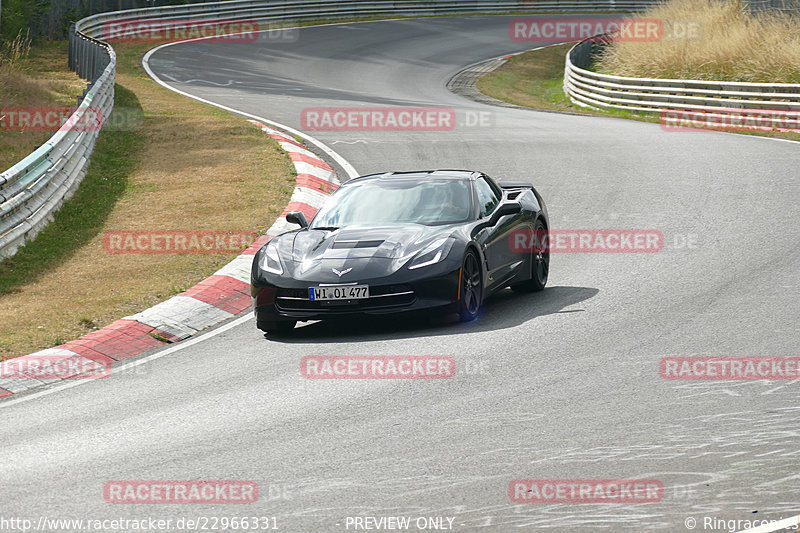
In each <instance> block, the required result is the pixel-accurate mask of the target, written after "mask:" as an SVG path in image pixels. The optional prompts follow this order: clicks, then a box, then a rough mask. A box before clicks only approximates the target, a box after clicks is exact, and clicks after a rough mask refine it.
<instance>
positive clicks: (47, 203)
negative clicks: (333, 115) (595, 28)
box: [0, 0, 658, 260]
mask: <svg viewBox="0 0 800 533" xmlns="http://www.w3.org/2000/svg"><path fill="white" fill-rule="evenodd" d="M657 1H658V0H516V1H500V0H435V1H420V0H371V1H334V0H327V1H319V0H230V1H226V2H207V3H202V4H189V5H176V6H163V7H154V8H145V9H133V10H127V11H112V12H107V13H99V14H97V15H93V16H91V17H87V18H85V19H82V20H80V21H79V22H78V23H77V24H76V25H75V26H73V28H71V30H70V36H69V66H70V68H71V69H72V70H74V71H75V72H76V73H78V74H79V75H80V76H81V77H83V78H84V79H88V80H89V81H90V85H89V87H87V90H86V92H85V96H84V98H83V100H82V102H81V103H80V105H79V107H78V109H77V110H76V111H75V114H74V115H73V117H71V118H70V121H68V122H67V123H66V124H65V125H64V126H63V127H62V128H61V129H60V130H59V131H58V132H57V133H56V134H55V135H53V136H52V137H51V138H50V140H49V141H47V142H46V143H45V144H44V145H42V146H41V147H40V148H38V149H37V150H36V151H35V152H33V153H32V154H31V155H29V156H28V157H26V158H25V159H23V160H22V161H20V162H19V163H17V164H16V165H14V166H13V167H11V168H10V169H8V170H6V171H5V172H3V173H2V174H0V260H2V259H3V258H6V257H10V256H12V255H14V254H15V253H16V252H17V249H18V248H19V247H20V246H22V245H24V243H25V242H26V241H29V240H31V239H32V238H34V237H35V235H36V234H37V233H38V232H39V230H41V228H42V227H44V225H45V224H47V222H48V221H49V220H51V219H52V213H53V212H54V211H55V210H56V209H57V208H58V207H59V206H60V205H61V204H62V203H63V201H64V200H65V199H67V198H69V197H70V196H71V195H72V193H73V192H74V190H75V189H76V188H77V186H78V185H79V184H80V181H81V180H82V179H83V176H84V175H85V174H86V169H87V167H88V164H89V158H90V156H91V153H92V150H93V148H94V144H95V141H96V140H97V136H98V134H99V131H97V129H92V130H88V131H87V130H86V129H85V128H84V129H80V128H75V127H74V124H75V123H78V122H79V117H80V116H81V114H82V113H87V112H88V111H89V109H92V110H97V111H98V112H99V113H100V115H101V116H102V117H103V119H105V118H107V117H108V116H109V115H110V113H111V111H112V110H113V105H114V79H115V73H116V56H115V54H114V50H113V49H112V48H111V46H110V45H108V44H107V43H105V42H103V41H102V40H101V39H103V37H104V30H105V28H106V24H108V23H109V22H112V21H114V22H124V21H133V20H150V21H153V20H159V19H173V20H175V19H179V20H181V21H199V22H200V23H201V24H200V25H201V26H202V22H204V21H209V23H213V22H212V21H220V20H225V21H233V20H247V21H253V22H258V23H263V22H286V21H306V20H321V19H342V18H359V17H385V16H424V15H449V14H475V13H508V12H520V13H524V12H531V13H535V12H558V11H586V12H589V11H599V12H627V11H632V10H636V9H641V8H643V7H647V6H649V5H652V4H655V3H657ZM157 26H158V25H157V24H156V25H151V26H150V28H151V29H153V28H154V27H157ZM71 123H72V124H71Z"/></svg>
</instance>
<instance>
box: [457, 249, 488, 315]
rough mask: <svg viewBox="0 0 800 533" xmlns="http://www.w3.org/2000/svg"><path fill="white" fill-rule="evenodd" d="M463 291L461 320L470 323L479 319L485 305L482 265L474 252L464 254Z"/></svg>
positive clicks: (460, 305)
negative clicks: (483, 304)
mask: <svg viewBox="0 0 800 533" xmlns="http://www.w3.org/2000/svg"><path fill="white" fill-rule="evenodd" d="M460 283H461V289H460V292H461V294H460V299H459V312H458V315H459V318H460V319H461V321H462V322H469V321H471V320H475V319H476V318H478V313H479V312H480V310H481V304H482V303H483V277H482V275H481V263H480V259H478V255H477V254H476V253H475V252H474V251H473V250H467V253H466V254H464V262H463V263H462V264H461V279H460Z"/></svg>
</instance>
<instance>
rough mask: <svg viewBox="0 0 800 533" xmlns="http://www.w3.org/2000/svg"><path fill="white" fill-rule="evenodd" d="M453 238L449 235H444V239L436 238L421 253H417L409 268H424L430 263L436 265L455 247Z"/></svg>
mask: <svg viewBox="0 0 800 533" xmlns="http://www.w3.org/2000/svg"><path fill="white" fill-rule="evenodd" d="M453 242H454V241H453V239H451V238H449V237H444V238H442V239H436V240H435V241H433V242H432V243H430V244H429V245H428V246H426V247H425V249H424V250H422V251H421V252H420V253H418V254H417V257H415V258H414V260H413V261H411V264H410V265H409V267H408V269H409V270H414V269H416V268H422V267H426V266H430V265H435V264H436V263H438V262H439V261H441V260H442V259H444V258H445V257H447V254H449V253H450V249H451V248H452V247H453Z"/></svg>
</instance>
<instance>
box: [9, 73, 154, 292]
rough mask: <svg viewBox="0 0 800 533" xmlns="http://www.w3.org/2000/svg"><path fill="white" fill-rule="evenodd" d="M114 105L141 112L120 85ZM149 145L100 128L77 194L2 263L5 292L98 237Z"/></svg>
mask: <svg viewBox="0 0 800 533" xmlns="http://www.w3.org/2000/svg"><path fill="white" fill-rule="evenodd" d="M115 91H116V94H115V105H116V107H120V108H128V109H134V110H136V111H138V112H140V113H141V110H142V108H141V105H140V104H139V101H138V99H137V98H136V95H135V94H134V93H133V92H131V91H129V90H127V89H125V88H124V87H121V86H119V85H117V86H116V88H115ZM143 146H144V136H143V135H142V134H141V133H140V132H139V131H108V130H106V129H104V130H102V131H101V132H100V135H99V137H98V139H97V143H96V145H95V149H94V153H93V154H92V160H91V163H90V164H89V169H88V172H87V174H86V176H85V177H84V178H83V181H82V182H81V185H80V187H78V189H77V191H76V192H75V194H74V196H73V197H72V198H70V199H69V200H67V201H66V202H64V204H63V205H62V207H61V209H59V210H58V211H57V212H56V213H55V218H54V220H53V222H51V223H50V224H48V225H47V226H45V228H44V229H43V230H42V231H41V232H39V234H38V235H37V236H36V238H35V239H34V240H33V241H31V242H28V243H27V245H26V246H24V247H22V248H20V249H19V252H17V254H16V255H15V256H13V257H10V258H8V259H5V260H4V261H3V262H0V295H3V294H8V293H11V292H14V290H15V288H17V287H19V286H20V285H24V284H27V283H30V282H32V281H35V280H36V279H37V278H38V277H39V276H42V275H43V274H46V273H47V271H48V270H49V269H50V268H51V267H52V266H53V265H56V264H58V263H59V262H61V261H63V260H64V259H66V258H68V257H70V256H71V255H72V254H74V253H75V252H77V251H78V250H79V249H80V248H81V247H82V246H84V245H85V244H86V243H88V242H89V241H90V240H91V239H92V238H94V237H95V236H96V235H97V234H98V233H99V232H100V231H101V230H102V228H103V224H104V222H105V220H106V218H107V217H108V215H109V213H110V212H111V210H112V209H113V208H114V204H115V203H116V201H117V200H118V199H119V198H121V197H122V195H123V194H124V193H125V191H126V189H127V188H128V187H129V183H128V178H129V176H130V175H131V174H132V172H133V170H134V168H135V161H136V158H137V154H138V153H139V151H140V150H141V149H142V147H143Z"/></svg>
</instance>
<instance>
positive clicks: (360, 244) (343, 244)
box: [331, 240, 383, 248]
mask: <svg viewBox="0 0 800 533" xmlns="http://www.w3.org/2000/svg"><path fill="white" fill-rule="evenodd" d="M381 244H383V240H379V241H344V240H337V241H334V243H333V245H332V246H331V248H377V247H378V246H380V245H381Z"/></svg>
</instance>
